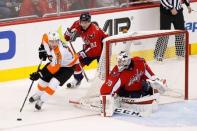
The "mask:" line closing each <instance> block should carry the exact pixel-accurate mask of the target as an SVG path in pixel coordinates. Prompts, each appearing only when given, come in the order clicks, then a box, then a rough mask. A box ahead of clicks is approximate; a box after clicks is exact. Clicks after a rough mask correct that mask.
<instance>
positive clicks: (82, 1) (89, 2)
mask: <svg viewBox="0 0 197 131" xmlns="http://www.w3.org/2000/svg"><path fill="white" fill-rule="evenodd" d="M98 1H99V0H68V10H69V11H72V10H83V9H90V8H96V7H101V6H100V4H99V3H100V2H99V3H98Z"/></svg>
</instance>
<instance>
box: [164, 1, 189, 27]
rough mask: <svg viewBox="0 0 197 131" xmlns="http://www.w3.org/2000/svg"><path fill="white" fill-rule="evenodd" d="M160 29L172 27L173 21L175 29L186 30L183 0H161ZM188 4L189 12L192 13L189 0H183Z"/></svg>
mask: <svg viewBox="0 0 197 131" xmlns="http://www.w3.org/2000/svg"><path fill="white" fill-rule="evenodd" d="M160 1H161V5H160V29H161V30H165V29H171V23H173V25H174V28H175V29H180V30H184V29H185V27H184V17H183V7H182V0H160ZM183 2H184V3H185V5H186V6H187V9H188V12H189V13H191V11H192V9H191V7H190V2H189V0H183Z"/></svg>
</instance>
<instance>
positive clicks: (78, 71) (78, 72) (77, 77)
mask: <svg viewBox="0 0 197 131" xmlns="http://www.w3.org/2000/svg"><path fill="white" fill-rule="evenodd" d="M95 59H96V58H90V57H86V58H84V59H80V64H76V65H75V72H74V80H73V81H72V82H70V83H68V84H67V87H68V88H75V87H78V86H79V85H80V84H81V81H82V80H83V78H84V76H83V73H82V68H83V67H84V66H85V65H87V66H88V65H89V64H90V63H91V62H92V61H93V60H95Z"/></svg>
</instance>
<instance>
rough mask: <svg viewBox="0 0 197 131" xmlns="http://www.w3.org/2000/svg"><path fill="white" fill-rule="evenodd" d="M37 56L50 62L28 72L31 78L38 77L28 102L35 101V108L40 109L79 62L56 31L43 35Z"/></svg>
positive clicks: (35, 78) (71, 73)
mask: <svg viewBox="0 0 197 131" xmlns="http://www.w3.org/2000/svg"><path fill="white" fill-rule="evenodd" d="M39 58H40V59H42V60H43V61H45V60H46V59H47V58H48V59H49V61H50V62H49V63H47V64H46V65H45V66H44V68H42V69H41V70H39V71H37V72H34V73H32V74H30V79H31V80H35V81H36V80H38V79H39V82H38V85H37V91H36V93H35V94H34V95H33V96H31V97H30V98H29V102H30V103H33V102H36V103H35V108H36V109H37V110H41V108H42V105H43V103H44V102H46V101H47V99H48V97H49V96H52V95H53V94H54V93H55V90H56V89H58V88H59V86H62V85H63V84H64V83H65V82H66V81H67V80H68V79H69V78H70V77H71V76H72V75H73V73H74V66H75V65H76V64H77V63H79V59H78V55H77V54H73V53H72V52H71V51H70V49H69V47H67V46H65V45H63V43H62V42H61V40H60V36H59V34H58V33H57V32H49V33H48V34H44V35H43V38H42V43H41V46H40V48H39Z"/></svg>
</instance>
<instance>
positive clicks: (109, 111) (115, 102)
mask: <svg viewBox="0 0 197 131" xmlns="http://www.w3.org/2000/svg"><path fill="white" fill-rule="evenodd" d="M100 98H101V103H102V111H101V116H104V117H106V116H109V117H110V116H112V115H113V114H114V110H115V109H116V108H118V107H120V101H119V99H118V97H113V96H111V95H102V96H101V97H100Z"/></svg>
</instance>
